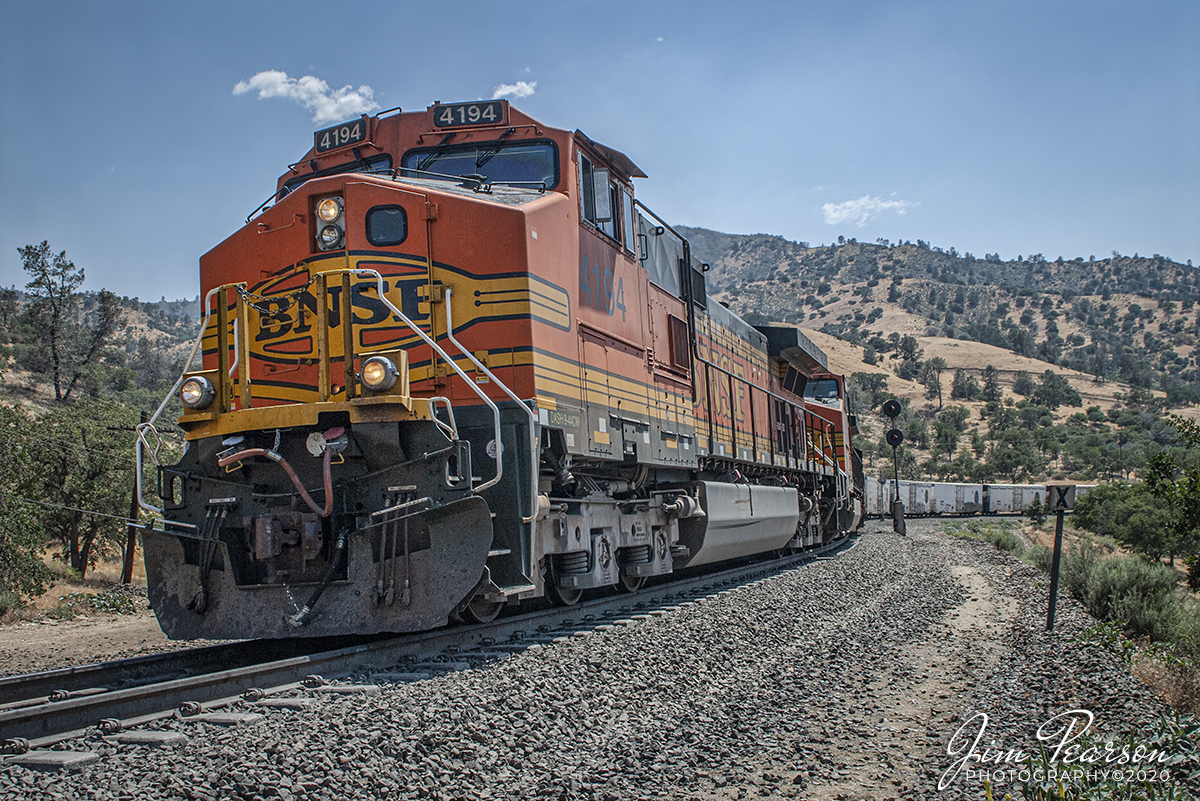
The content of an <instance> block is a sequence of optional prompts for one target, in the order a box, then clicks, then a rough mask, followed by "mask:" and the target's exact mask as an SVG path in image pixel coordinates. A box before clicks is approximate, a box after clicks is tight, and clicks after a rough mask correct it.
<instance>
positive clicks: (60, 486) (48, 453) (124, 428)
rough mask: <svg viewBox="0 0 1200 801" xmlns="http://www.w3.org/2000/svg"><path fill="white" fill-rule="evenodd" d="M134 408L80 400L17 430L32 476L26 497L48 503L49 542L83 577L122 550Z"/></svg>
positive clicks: (43, 519)
mask: <svg viewBox="0 0 1200 801" xmlns="http://www.w3.org/2000/svg"><path fill="white" fill-rule="evenodd" d="M137 422H138V417H137V415H136V413H135V412H134V411H133V409H132V408H131V407H128V406H123V405H120V404H114V403H112V402H110V401H97V400H91V399H80V400H77V401H76V402H75V403H73V404H71V405H70V406H64V407H61V408H57V409H54V410H53V411H50V412H46V413H44V414H42V415H38V416H36V417H29V418H27V419H26V420H24V421H23V422H21V424H19V425H18V426H17V427H16V433H17V434H18V435H19V436H20V437H21V438H22V439H24V440H25V441H27V442H30V443H34V445H35V446H36V447H32V448H30V449H29V451H28V452H27V458H28V459H29V460H30V462H29V464H28V473H27V475H26V477H25V479H24V483H23V491H21V492H20V495H21V496H22V497H24V498H27V499H32V500H37V501H40V502H42V503H43V504H45V506H42V507H40V511H39V513H38V518H39V522H40V525H41V529H42V531H43V532H44V535H45V536H44V539H49V540H56V541H57V542H58V544H59V547H60V551H59V554H58V558H60V559H62V561H64V562H66V563H67V564H69V565H70V566H71V567H72V568H73V569H74V570H75V571H76V572H77V573H79V575H80V576H83V575H85V574H86V573H87V570H88V568H89V567H91V566H92V565H93V564H95V562H96V560H97V559H98V558H99V557H100V556H102V555H103V554H104V553H106V552H107V551H109V550H111V549H115V548H117V547H119V543H121V542H122V540H123V537H124V533H125V519H124V517H125V515H126V514H127V513H128V511H129V497H130V494H131V492H132V488H133V440H132V437H131V435H130V432H131V431H132V429H133V427H134V425H135V424H136V423H137Z"/></svg>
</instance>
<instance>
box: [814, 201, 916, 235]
mask: <svg viewBox="0 0 1200 801" xmlns="http://www.w3.org/2000/svg"><path fill="white" fill-rule="evenodd" d="M915 205H917V204H916V203H912V202H910V201H908V200H884V199H883V198H878V197H871V196H870V195H863V196H862V197H860V198H859V199H858V200H847V201H846V202H844V203H826V204H825V205H824V206H822V207H821V210H822V211H824V212H825V224H826V225H838V224H839V223H846V222H852V223H854V224H855V225H856V226H858V227H859V228H862V227H863V226H864V225H866V224H867V220H869V219H871V218H872V217H874V216H876V215H878V214H880V213H882V212H885V211H894V212H896V213H897V214H904V213H905V212H906V211H908V209H909V207H910V206H915Z"/></svg>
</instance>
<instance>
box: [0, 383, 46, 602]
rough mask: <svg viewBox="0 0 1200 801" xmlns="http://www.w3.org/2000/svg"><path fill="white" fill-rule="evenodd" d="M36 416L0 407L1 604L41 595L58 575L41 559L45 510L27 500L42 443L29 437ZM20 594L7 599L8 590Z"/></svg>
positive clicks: (15, 408) (11, 407)
mask: <svg viewBox="0 0 1200 801" xmlns="http://www.w3.org/2000/svg"><path fill="white" fill-rule="evenodd" d="M29 420H30V415H29V413H28V412H26V411H24V410H22V409H21V408H19V407H13V406H0V447H3V449H4V453H5V458H3V459H0V603H7V604H9V605H12V602H13V601H19V600H20V598H21V597H25V598H29V597H32V596H37V595H41V594H42V593H43V592H44V591H45V589H46V585H47V584H48V583H49V582H50V580H51V578H52V577H53V574H51V572H50V571H49V569H47V567H46V566H45V564H43V563H42V560H41V550H42V545H43V542H44V540H45V537H44V536H43V534H42V531H41V529H40V525H39V515H40V512H41V511H42V510H41V508H40V507H38V506H37V505H35V504H30V503H27V502H24V501H23V500H22V499H23V498H25V497H26V496H27V494H28V493H29V492H30V490H31V487H30V485H31V484H32V483H33V479H34V476H35V471H34V470H31V466H32V465H33V464H34V463H35V458H34V451H35V450H36V449H37V447H38V445H39V443H38V442H37V441H36V440H31V439H29V438H28V437H27V436H25V435H24V434H25V429H26V428H27V426H28V424H29ZM9 594H11V595H15V596H16V598H12V597H9V598H5V597H3V596H5V595H9Z"/></svg>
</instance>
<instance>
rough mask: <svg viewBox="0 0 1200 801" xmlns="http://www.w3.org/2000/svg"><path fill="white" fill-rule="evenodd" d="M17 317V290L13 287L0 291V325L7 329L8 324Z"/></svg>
mask: <svg viewBox="0 0 1200 801" xmlns="http://www.w3.org/2000/svg"><path fill="white" fill-rule="evenodd" d="M16 316H17V290H16V288H15V287H4V288H3V289H0V325H3V326H4V327H5V328H7V327H8V324H9V322H10V321H11V320H12V319H13V318H14V317H16Z"/></svg>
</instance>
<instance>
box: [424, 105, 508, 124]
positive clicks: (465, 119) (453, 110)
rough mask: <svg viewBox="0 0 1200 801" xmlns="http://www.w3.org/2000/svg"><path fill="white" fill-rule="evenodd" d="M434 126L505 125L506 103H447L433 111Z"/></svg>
mask: <svg viewBox="0 0 1200 801" xmlns="http://www.w3.org/2000/svg"><path fill="white" fill-rule="evenodd" d="M433 124H434V125H436V126H437V127H438V128H457V127H459V126H461V125H503V124H504V101H503V100H480V101H479V102H477V103H447V104H446V105H444V106H435V107H434V109H433Z"/></svg>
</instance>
